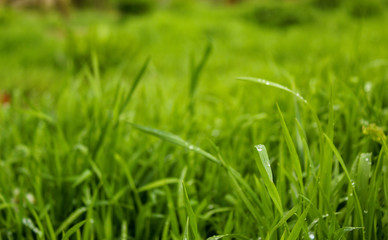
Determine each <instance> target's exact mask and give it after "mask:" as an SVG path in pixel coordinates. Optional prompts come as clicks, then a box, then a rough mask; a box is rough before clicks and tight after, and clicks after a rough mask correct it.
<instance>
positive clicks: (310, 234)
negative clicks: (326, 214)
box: [309, 232, 315, 240]
mask: <svg viewBox="0 0 388 240" xmlns="http://www.w3.org/2000/svg"><path fill="white" fill-rule="evenodd" d="M309 239H311V240H312V239H315V235H314V233H312V232H310V233H309Z"/></svg>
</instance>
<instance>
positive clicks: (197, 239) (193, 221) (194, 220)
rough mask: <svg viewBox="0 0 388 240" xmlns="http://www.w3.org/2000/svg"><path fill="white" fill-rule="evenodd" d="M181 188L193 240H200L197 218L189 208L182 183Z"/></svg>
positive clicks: (187, 197) (187, 196) (188, 201)
mask: <svg viewBox="0 0 388 240" xmlns="http://www.w3.org/2000/svg"><path fill="white" fill-rule="evenodd" d="M182 187H183V192H184V196H185V207H186V211H187V215H188V217H189V221H190V227H191V231H192V232H193V234H194V238H195V240H200V239H201V237H200V236H199V232H198V225H197V217H196V216H195V213H194V211H193V208H192V207H191V204H190V200H189V195H188V194H187V190H186V186H185V184H184V182H182Z"/></svg>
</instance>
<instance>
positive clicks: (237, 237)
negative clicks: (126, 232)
mask: <svg viewBox="0 0 388 240" xmlns="http://www.w3.org/2000/svg"><path fill="white" fill-rule="evenodd" d="M225 237H227V238H233V239H245V240H249V239H251V238H249V237H245V236H243V235H240V234H222V235H215V236H212V237H209V238H207V239H206V240H218V239H222V238H225Z"/></svg>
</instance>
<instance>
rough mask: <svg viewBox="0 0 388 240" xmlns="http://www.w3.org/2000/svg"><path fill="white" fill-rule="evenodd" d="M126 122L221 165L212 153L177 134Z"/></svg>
mask: <svg viewBox="0 0 388 240" xmlns="http://www.w3.org/2000/svg"><path fill="white" fill-rule="evenodd" d="M128 123H129V124H131V125H132V126H133V127H134V128H136V129H138V130H140V131H142V132H145V133H148V134H151V135H154V136H156V137H159V138H161V139H163V140H165V141H167V142H170V143H173V144H176V145H178V146H181V147H184V148H186V149H188V150H190V151H193V152H196V153H198V154H200V155H202V156H204V157H205V158H207V159H208V160H210V161H212V162H214V163H217V164H220V165H221V161H220V160H219V159H218V158H216V157H215V156H213V155H212V154H210V153H208V152H206V151H204V150H202V149H201V148H199V147H197V146H194V145H193V144H191V143H189V142H186V141H185V140H183V139H182V138H180V137H179V136H177V135H174V134H172V133H169V132H164V131H161V130H158V129H155V128H150V127H146V126H141V125H137V124H134V123H131V122H128Z"/></svg>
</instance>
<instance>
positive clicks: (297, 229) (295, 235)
mask: <svg viewBox="0 0 388 240" xmlns="http://www.w3.org/2000/svg"><path fill="white" fill-rule="evenodd" d="M309 210H310V205H308V206H307V208H306V209H305V210H304V211H303V213H302V214H301V215H300V216H299V218H298V221H296V223H295V225H294V227H293V228H292V231H291V233H290V236H288V238H287V239H288V240H296V239H298V236H299V233H300V230H302V227H303V224H305V222H306V216H307V214H308V212H309Z"/></svg>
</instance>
